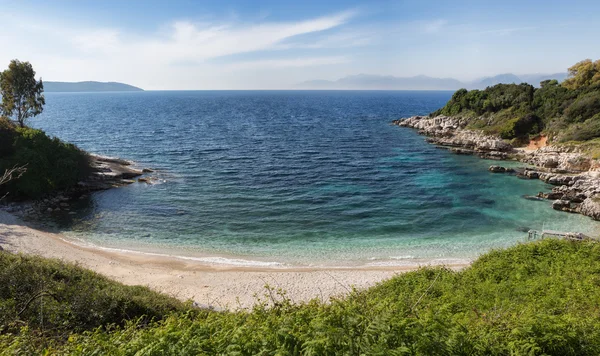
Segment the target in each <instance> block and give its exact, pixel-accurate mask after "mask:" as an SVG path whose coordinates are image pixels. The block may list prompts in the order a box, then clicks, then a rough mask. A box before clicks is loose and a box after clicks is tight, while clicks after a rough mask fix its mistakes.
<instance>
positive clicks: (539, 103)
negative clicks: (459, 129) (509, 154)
mask: <svg viewBox="0 0 600 356" xmlns="http://www.w3.org/2000/svg"><path fill="white" fill-rule="evenodd" d="M599 68H600V60H599V61H596V62H592V61H590V60H586V61H582V62H580V63H577V64H576V65H575V66H573V67H571V68H569V72H570V74H571V77H570V78H569V79H567V80H566V81H565V82H564V83H563V84H562V85H561V84H559V83H558V81H556V80H546V81H543V82H542V83H540V85H541V86H540V88H538V89H536V88H534V87H533V86H531V85H528V84H518V85H517V84H498V85H495V86H492V87H488V88H486V89H485V90H471V91H467V90H465V89H461V90H458V91H457V92H456V93H454V95H453V96H452V98H451V99H450V101H448V103H447V104H446V106H444V107H443V108H441V109H439V110H437V111H435V112H433V113H431V115H432V116H435V115H448V116H460V117H465V118H470V119H473V120H471V123H470V124H469V125H468V128H471V129H478V130H483V131H484V132H486V133H489V134H493V135H498V136H500V137H502V138H504V139H516V140H518V141H526V139H528V138H529V137H530V136H531V135H538V134H540V133H546V134H547V135H549V136H550V137H551V138H556V139H557V140H558V141H562V142H565V141H572V140H577V141H582V140H589V139H592V138H595V137H600V132H599V131H598V130H597V127H598V126H599V125H600V124H599V123H597V122H596V121H598V118H599V116H598V114H600V79H599V78H600V72H599V71H598V70H599ZM590 120H591V121H590ZM588 121H590V122H588Z"/></svg>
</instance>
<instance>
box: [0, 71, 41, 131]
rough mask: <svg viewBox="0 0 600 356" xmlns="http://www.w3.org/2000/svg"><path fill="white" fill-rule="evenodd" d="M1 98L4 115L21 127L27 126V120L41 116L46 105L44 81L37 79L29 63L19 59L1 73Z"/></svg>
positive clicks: (0, 108)
mask: <svg viewBox="0 0 600 356" xmlns="http://www.w3.org/2000/svg"><path fill="white" fill-rule="evenodd" d="M0 96H2V103H1V104H0V110H1V111H2V114H3V115H5V116H7V117H10V118H13V119H14V120H15V121H17V122H18V123H19V126H21V127H24V126H25V120H27V119H28V118H30V117H32V116H36V115H39V114H40V113H41V112H42V110H43V109H44V104H45V103H46V100H45V99H44V84H43V83H42V80H41V79H40V80H39V81H38V80H36V79H35V71H34V70H33V67H32V66H31V64H30V63H29V62H21V61H19V60H17V59H13V60H12V61H11V62H10V64H9V66H8V69H6V70H5V71H3V72H0Z"/></svg>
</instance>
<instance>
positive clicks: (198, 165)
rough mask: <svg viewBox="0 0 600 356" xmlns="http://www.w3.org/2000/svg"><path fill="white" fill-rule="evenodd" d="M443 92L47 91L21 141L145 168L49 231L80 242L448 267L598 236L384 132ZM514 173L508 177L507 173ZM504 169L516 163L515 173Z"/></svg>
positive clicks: (226, 258)
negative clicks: (554, 235)
mask: <svg viewBox="0 0 600 356" xmlns="http://www.w3.org/2000/svg"><path fill="white" fill-rule="evenodd" d="M451 95H452V93H451V92H408V91H365V92H361V91H339V92H338V91H280V92H277V91H180V92H177V91H176V92H160V91H157V92H136V93H47V94H46V108H45V110H44V113H43V114H42V115H40V116H38V117H37V118H35V119H33V120H32V121H31V124H32V125H33V126H35V127H39V128H42V129H43V130H45V131H46V132H47V133H49V134H51V135H54V136H57V137H59V138H61V139H63V140H66V141H69V142H73V143H75V144H77V145H78V146H79V147H81V148H83V149H85V150H88V151H90V152H94V153H98V154H102V155H108V156H115V157H121V158H124V159H128V160H132V161H134V162H136V163H137V164H139V165H140V166H142V167H150V168H153V169H156V170H157V172H156V176H157V178H158V181H157V184H153V185H148V184H145V183H135V184H133V185H130V186H127V187H123V188H119V189H113V190H109V191H104V192H99V193H96V194H94V195H93V196H91V197H90V199H87V200H83V201H81V202H80V206H79V207H78V210H77V214H76V215H72V216H71V215H70V216H69V219H64V218H63V219H59V228H60V229H61V230H62V231H63V232H64V233H65V234H66V236H68V237H69V238H73V239H76V240H77V241H79V242H80V243H90V244H94V245H97V246H101V247H108V248H118V249H128V250H137V251H146V252H153V253H164V254H172V255H179V256H186V257H188V258H194V259H198V260H200V261H204V262H207V263H226V264H234V265H235V264H247V265H275V264H281V265H295V266H297V265H301V266H321V265H336V266H356V265H373V266H377V265H404V264H414V263H419V262H423V261H430V260H434V261H436V262H459V261H463V260H468V259H472V258H474V257H476V256H477V255H479V254H481V253H483V252H486V251H488V250H490V249H492V248H495V247H504V246H509V245H513V244H515V243H517V242H519V241H524V240H525V239H526V235H527V233H526V232H524V231H527V230H528V229H530V228H534V229H542V228H546V229H555V230H576V231H581V232H587V233H593V232H594V231H598V228H599V227H600V224H598V223H596V222H593V221H591V220H590V219H588V218H586V217H583V216H580V215H573V214H567V213H560V212H556V211H553V210H552V209H551V208H550V203H549V202H544V201H531V200H526V199H524V198H523V197H522V196H523V195H527V194H531V195H535V194H536V193H537V192H538V191H543V190H548V189H550V187H548V186H546V185H545V184H544V183H542V182H540V181H537V180H531V181H530V180H520V179H517V178H515V177H514V176H509V175H501V174H491V173H489V172H488V171H487V168H488V166H489V165H490V164H492V163H496V162H490V161H485V160H481V159H478V158H475V157H470V156H458V155H453V154H451V153H450V152H448V151H447V150H443V149H439V148H436V147H435V146H433V145H430V144H427V143H426V142H425V141H424V138H423V137H422V136H419V135H418V134H417V133H416V132H415V131H413V130H411V129H406V128H400V127H398V126H392V125H390V122H391V121H392V120H394V119H398V118H401V117H408V116H412V115H416V114H427V113H429V112H431V111H433V110H435V109H437V108H439V107H441V106H443V105H444V104H445V102H446V101H447V100H448V99H449V98H450V97H451ZM513 165H515V164H514V163H513ZM517 165H518V164H517Z"/></svg>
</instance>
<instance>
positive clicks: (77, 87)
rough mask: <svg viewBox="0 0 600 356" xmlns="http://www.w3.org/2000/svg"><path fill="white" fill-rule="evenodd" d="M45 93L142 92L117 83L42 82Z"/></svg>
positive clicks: (130, 86)
mask: <svg viewBox="0 0 600 356" xmlns="http://www.w3.org/2000/svg"><path fill="white" fill-rule="evenodd" d="M44 91H45V92H97V91H144V89H141V88H138V87H134V86H133V85H129V84H123V83H117V82H106V83H105V82H76V83H71V82H44Z"/></svg>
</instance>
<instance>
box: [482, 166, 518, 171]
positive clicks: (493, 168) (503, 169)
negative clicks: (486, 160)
mask: <svg viewBox="0 0 600 356" xmlns="http://www.w3.org/2000/svg"><path fill="white" fill-rule="evenodd" d="M488 171H490V172H492V173H514V172H515V170H514V169H512V168H506V167H502V166H490V168H488Z"/></svg>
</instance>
